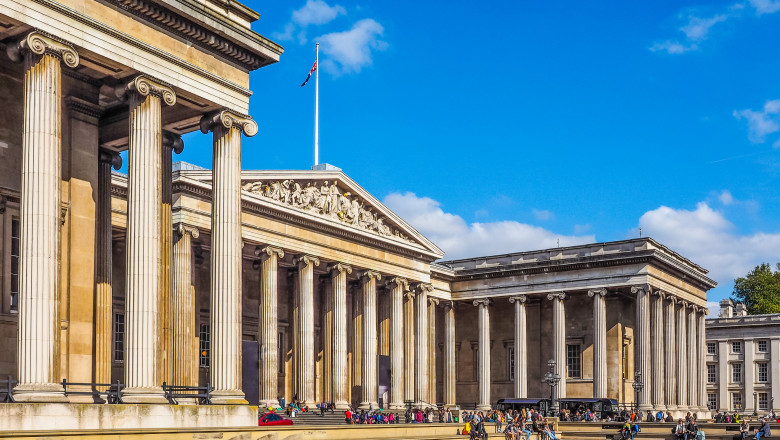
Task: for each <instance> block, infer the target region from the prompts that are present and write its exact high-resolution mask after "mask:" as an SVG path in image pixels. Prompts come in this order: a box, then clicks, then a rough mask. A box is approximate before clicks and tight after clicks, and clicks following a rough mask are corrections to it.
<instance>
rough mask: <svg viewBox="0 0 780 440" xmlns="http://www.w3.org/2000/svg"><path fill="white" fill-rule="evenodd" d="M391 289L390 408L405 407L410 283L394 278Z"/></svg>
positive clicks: (390, 285)
mask: <svg viewBox="0 0 780 440" xmlns="http://www.w3.org/2000/svg"><path fill="white" fill-rule="evenodd" d="M388 288H390V289H391V291H390V409H391V410H397V409H403V408H404V396H403V384H404V316H403V313H404V312H403V307H404V294H405V293H406V292H407V291H408V290H409V283H408V281H407V280H406V279H404V278H394V279H393V280H392V281H391V282H390V283H388Z"/></svg>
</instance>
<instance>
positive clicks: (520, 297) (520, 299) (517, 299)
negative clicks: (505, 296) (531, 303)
mask: <svg viewBox="0 0 780 440" xmlns="http://www.w3.org/2000/svg"><path fill="white" fill-rule="evenodd" d="M526 301H528V295H517V296H510V297H509V302H510V303H511V304H514V303H516V302H518V303H520V304H525V303H526Z"/></svg>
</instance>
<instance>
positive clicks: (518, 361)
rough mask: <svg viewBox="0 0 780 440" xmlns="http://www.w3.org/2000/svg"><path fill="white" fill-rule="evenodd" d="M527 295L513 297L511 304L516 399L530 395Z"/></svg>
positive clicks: (510, 299) (510, 300)
mask: <svg viewBox="0 0 780 440" xmlns="http://www.w3.org/2000/svg"><path fill="white" fill-rule="evenodd" d="M526 301H527V297H526V296H525V295H519V296H513V297H511V298H509V302H510V303H513V304H514V305H515V332H514V337H515V365H514V375H515V382H514V386H515V387H514V389H515V393H514V395H515V397H526V394H527V393H528V374H527V373H528V360H527V349H526V321H527V319H526V310H525V302H526Z"/></svg>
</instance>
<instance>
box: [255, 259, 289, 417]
mask: <svg viewBox="0 0 780 440" xmlns="http://www.w3.org/2000/svg"><path fill="white" fill-rule="evenodd" d="M255 255H256V256H258V257H260V258H261V260H262V269H261V270H262V273H261V274H260V313H259V316H260V326H259V328H258V330H259V332H258V335H257V340H258V342H259V343H260V344H259V345H260V346H259V350H260V353H259V361H260V377H259V383H260V395H259V404H260V405H262V406H264V407H266V408H268V407H270V406H273V407H276V406H277V405H279V400H278V399H277V396H278V395H279V366H278V363H279V338H278V333H279V317H278V316H277V313H278V307H279V306H278V302H279V299H278V291H279V259H280V258H284V251H283V250H282V249H280V248H278V247H274V246H265V247H263V248H261V247H259V246H258V247H257V248H256V249H255Z"/></svg>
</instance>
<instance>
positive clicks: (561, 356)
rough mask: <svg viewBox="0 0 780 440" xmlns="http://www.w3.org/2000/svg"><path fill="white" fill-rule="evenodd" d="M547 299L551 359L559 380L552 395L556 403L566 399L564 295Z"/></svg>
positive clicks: (561, 293) (560, 294) (551, 295)
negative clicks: (548, 302)
mask: <svg viewBox="0 0 780 440" xmlns="http://www.w3.org/2000/svg"><path fill="white" fill-rule="evenodd" d="M547 299H548V300H551V301H552V302H553V305H552V312H553V313H552V315H553V319H552V325H553V359H555V373H556V374H558V376H560V378H561V380H560V382H558V385H557V386H556V387H555V390H554V393H553V397H554V398H555V400H556V401H557V400H559V399H561V398H563V397H566V376H567V374H568V372H567V371H566V309H565V308H564V304H563V300H564V299H566V293H564V292H557V293H551V294H549V295H547Z"/></svg>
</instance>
